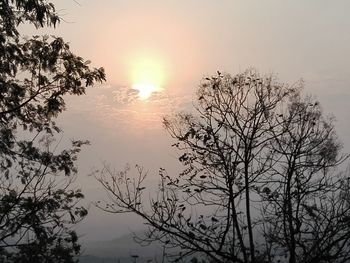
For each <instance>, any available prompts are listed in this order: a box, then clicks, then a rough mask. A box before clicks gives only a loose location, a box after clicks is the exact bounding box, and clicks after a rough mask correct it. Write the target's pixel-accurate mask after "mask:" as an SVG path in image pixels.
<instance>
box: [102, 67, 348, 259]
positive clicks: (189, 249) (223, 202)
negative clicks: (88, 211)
mask: <svg viewBox="0 0 350 263" xmlns="http://www.w3.org/2000/svg"><path fill="white" fill-rule="evenodd" d="M302 85H303V83H302V82H300V83H297V84H295V85H294V86H287V85H283V84H280V83H278V82H277V81H276V80H275V79H274V78H273V77H271V76H269V77H260V76H259V75H258V74H257V73H256V72H255V71H253V70H248V71H246V72H244V73H243V74H238V75H236V76H234V77H232V76H230V75H223V74H221V73H220V72H218V75H217V76H215V77H212V78H206V79H204V80H203V82H202V83H201V85H200V88H199V90H198V92H197V103H196V105H195V108H196V114H187V113H178V114H175V115H174V116H170V117H166V118H165V119H164V126H165V128H166V129H167V131H168V132H169V133H170V135H171V136H172V137H173V138H174V139H175V140H176V142H175V144H174V145H173V146H174V147H176V148H177V149H178V150H179V151H180V153H181V154H180V157H179V161H180V162H181V163H183V164H184V166H185V169H184V171H183V172H182V173H181V174H180V175H179V177H177V178H176V177H171V176H169V175H168V174H167V173H166V171H165V170H164V169H160V178H161V180H160V186H159V193H158V195H157V196H156V197H152V198H151V202H150V206H149V207H148V208H147V207H146V206H145V204H144V203H142V200H143V193H144V191H145V186H144V180H145V178H146V175H147V174H146V173H145V172H144V171H143V170H142V168H140V167H138V177H136V178H135V177H130V176H129V172H128V171H127V170H125V171H121V172H118V173H114V172H112V171H111V170H109V169H108V168H107V167H106V168H105V169H104V171H103V172H102V174H101V176H100V177H98V180H99V182H100V183H101V184H102V185H103V187H104V188H105V190H106V191H107V193H108V194H109V197H110V198H111V200H112V203H111V204H107V205H106V206H103V205H101V204H100V205H99V206H100V207H101V208H102V209H103V210H105V211H108V212H112V213H121V212H133V213H136V214H137V215H139V216H141V217H142V218H143V219H144V220H145V222H146V224H147V225H148V226H149V231H148V232H147V234H146V237H145V238H144V239H143V240H142V241H145V242H152V241H156V240H158V241H160V242H162V243H163V244H164V246H165V247H167V248H174V247H176V248H179V249H181V251H182V253H181V254H177V255H174V256H175V259H181V258H184V257H187V258H188V256H190V255H194V256H199V257H200V258H205V259H206V260H207V261H208V262H280V261H281V260H283V261H289V262H345V261H346V260H348V259H349V255H348V254H349V249H348V245H349V244H348V243H349V240H350V239H349V234H350V228H348V227H346V226H348V225H349V223H350V221H349V219H350V217H349V216H350V211H349V201H350V200H349V196H348V195H346V194H345V193H346V191H348V184H345V183H344V182H347V180H346V176H345V175H344V174H335V168H336V167H337V166H338V165H339V164H340V162H341V161H343V160H344V159H345V158H346V157H345V156H339V151H340V148H341V147H340V144H339V142H338V141H337V138H336V136H335V132H334V127H333V124H332V120H331V119H327V118H324V117H323V115H322V112H321V109H320V106H319V104H318V102H316V101H314V100H313V99H312V98H310V97H307V98H303V97H302V96H301V95H300V90H301V88H302ZM310 212H311V214H310ZM312 214H313V215H312Z"/></svg>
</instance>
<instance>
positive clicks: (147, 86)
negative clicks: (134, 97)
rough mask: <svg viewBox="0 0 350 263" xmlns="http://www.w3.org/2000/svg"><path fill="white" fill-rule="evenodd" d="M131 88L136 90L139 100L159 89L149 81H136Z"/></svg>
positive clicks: (146, 97)
mask: <svg viewBox="0 0 350 263" xmlns="http://www.w3.org/2000/svg"><path fill="white" fill-rule="evenodd" d="M132 88H133V89H135V90H137V91H138V96H139V98H140V99H141V100H147V99H148V98H149V97H150V96H151V95H152V93H153V92H157V91H160V88H159V87H157V86H156V85H154V84H151V83H136V84H134V85H133V86H132Z"/></svg>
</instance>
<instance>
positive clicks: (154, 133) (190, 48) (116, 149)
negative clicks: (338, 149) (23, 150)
mask: <svg viewBox="0 0 350 263" xmlns="http://www.w3.org/2000/svg"><path fill="white" fill-rule="evenodd" d="M77 2H78V3H77ZM54 3H55V4H56V8H57V10H58V12H59V14H61V16H62V18H63V21H62V23H61V24H60V25H59V27H58V28H57V29H56V30H54V31H52V30H50V31H48V30H42V31H40V33H50V34H55V35H60V36H63V37H64V39H65V40H66V41H68V42H70V44H71V48H72V49H73V50H74V51H75V52H76V53H77V54H79V55H81V56H82V57H84V58H86V59H89V60H91V61H92V65H95V66H103V67H104V68H105V69H106V73H107V82H106V83H105V84H104V85H103V86H101V87H96V88H92V89H90V90H88V91H87V95H86V96H81V97H78V98H67V102H68V104H67V106H68V110H67V112H65V113H64V114H62V116H61V117H60V119H59V121H60V124H61V126H62V128H64V130H65V133H64V139H67V140H68V139H70V138H83V139H89V140H90V141H91V143H92V145H91V146H90V147H88V148H87V149H86V150H85V151H84V152H83V153H82V154H81V158H80V160H79V169H80V173H79V179H78V181H77V183H79V184H81V185H82V187H83V189H84V191H85V192H86V193H87V202H89V201H92V200H95V199H97V198H101V196H103V192H102V190H101V187H100V186H99V185H98V184H97V183H96V181H94V179H93V178H92V177H87V176H86V174H87V173H89V171H91V170H92V169H93V167H97V168H100V167H101V166H102V163H103V162H104V161H105V162H107V163H110V164H111V165H112V166H114V167H115V168H116V169H121V168H123V166H124V165H125V163H127V162H129V163H131V164H135V163H139V164H142V165H144V166H145V167H146V168H147V169H149V170H150V173H151V174H154V176H153V177H152V179H153V180H154V182H156V178H157V177H156V172H157V169H158V167H160V166H162V167H165V168H168V169H169V170H170V172H172V173H173V174H176V170H177V168H178V166H177V162H176V156H177V155H176V152H174V151H173V150H171V149H170V147H169V146H170V143H171V142H170V139H169V138H168V136H167V135H166V133H165V132H164V131H163V129H162V126H161V117H162V116H163V115H164V114H169V113H171V112H174V111H179V110H185V109H190V108H191V101H192V98H193V97H194V92H195V90H196V88H197V86H198V83H199V81H200V79H201V78H202V77H203V76H207V75H212V74H215V72H216V70H220V71H224V72H228V73H232V74H234V73H238V72H241V71H243V70H244V69H246V68H247V67H255V68H256V69H257V70H259V71H260V72H261V73H263V74H264V73H271V72H274V73H276V74H278V77H279V79H280V80H281V81H282V82H287V83H294V82H297V81H298V80H299V79H301V78H302V79H303V80H304V81H305V86H306V90H305V93H307V94H313V95H316V96H317V97H318V99H319V100H320V102H321V104H322V105H323V106H324V110H325V112H327V113H332V114H334V115H335V116H336V118H337V120H338V122H337V124H336V127H337V129H338V134H339V137H340V138H341V140H342V141H343V142H344V150H345V151H348V152H349V151H350V136H349V134H350V124H349V121H348V115H349V113H350V111H349V108H350V107H349V104H348V100H349V98H350V16H349V10H350V1H348V0H343V1H337V0H335V1H328V0H308V1H292V0H288V1H287V0H284V1H281V0H264V1H262V0H255V1H253V0H252V1H233V0H226V1H214V0H197V1H194V0H187V1H170V0H159V1H155V0H149V1H146V0H144V1H141V0H140V1H136V0H135V1H130V0H124V1H121V0H108V1H106V0H105V1H92V0H77V1H73V0H65V1H62V0H61V1H58V0H56V1H54ZM25 32H27V34H31V33H32V32H33V31H31V30H30V29H27V28H25ZM140 71H144V75H150V78H152V79H153V81H155V82H157V83H158V85H159V87H160V88H161V89H162V91H161V92H158V93H157V94H156V95H153V96H151V97H150V98H149V99H147V100H139V99H137V96H136V95H135V93H133V92H131V91H130V88H131V87H132V85H134V84H136V83H135V82H136V81H137V80H136V79H137V75H138V74H139V75H140V74H141V73H142V72H141V73H140ZM136 222H139V221H138V220H137V219H135V218H133V217H130V216H118V215H112V216H110V215H106V214H104V213H102V212H100V211H96V209H94V208H93V207H91V211H90V215H89V217H88V219H87V220H86V221H84V222H83V223H82V224H81V225H80V226H79V231H80V233H81V234H83V235H84V236H83V239H84V240H101V239H112V238H114V237H116V236H120V235H121V234H124V233H126V232H128V229H135V225H136ZM138 228H140V226H138Z"/></svg>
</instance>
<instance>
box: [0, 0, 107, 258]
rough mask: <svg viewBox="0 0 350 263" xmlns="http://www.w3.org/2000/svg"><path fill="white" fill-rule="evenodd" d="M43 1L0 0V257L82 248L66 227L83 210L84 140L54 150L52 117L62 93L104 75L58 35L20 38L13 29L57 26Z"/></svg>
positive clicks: (69, 253)
mask: <svg viewBox="0 0 350 263" xmlns="http://www.w3.org/2000/svg"><path fill="white" fill-rule="evenodd" d="M58 22H59V17H58V15H57V14H56V12H55V8H54V5H53V4H52V3H49V2H47V1H45V0H39V1H38V0H35V1H34V0H21V1H20V0H1V1H0V175H1V176H0V261H1V262H73V261H74V256H75V255H77V254H78V252H79V249H80V246H79V244H78V243H77V235H76V233H75V232H74V231H73V230H72V229H71V225H72V224H74V223H76V222H78V221H79V220H81V219H82V218H83V217H84V216H85V215H86V214H87V211H86V209H85V208H83V207H80V206H78V205H77V203H78V201H79V200H80V199H81V198H83V194H82V193H81V191H80V190H79V189H72V188H71V183H72V181H73V180H74V174H75V173H76V167H75V164H74V162H75V160H76V158H77V154H78V152H79V151H80V148H81V146H82V145H84V144H86V143H87V142H84V141H73V142H72V147H71V148H70V149H64V150H58V147H57V146H58V145H57V144H58V143H55V141H54V135H55V134H57V133H59V132H60V129H59V128H58V127H57V126H56V124H55V122H54V118H55V117H56V116H57V115H58V114H59V113H60V112H62V111H63V110H64V109H65V103H64V99H63V96H64V95H65V94H72V95H81V94H84V92H85V88H86V87H88V86H91V85H93V84H94V83H95V82H96V81H103V80H104V79H105V74H104V70H103V69H102V68H100V69H90V68H89V66H88V64H89V62H88V61H84V60H83V59H82V58H81V57H78V56H76V55H74V54H73V53H72V52H71V51H70V49H69V45H68V44H67V43H65V42H64V41H63V39H61V38H59V37H53V36H51V37H48V36H34V37H32V38H26V39H24V38H22V37H21V34H20V32H19V31H18V27H19V26H20V25H21V24H24V23H29V24H32V25H34V26H35V27H37V28H38V27H44V26H56V25H57V23H58Z"/></svg>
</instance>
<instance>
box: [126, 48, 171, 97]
mask: <svg viewBox="0 0 350 263" xmlns="http://www.w3.org/2000/svg"><path fill="white" fill-rule="evenodd" d="M130 61H131V62H130V66H129V68H130V69H131V70H130V78H131V81H132V88H133V89H135V90H137V91H138V97H139V99H141V100H147V99H148V98H149V97H151V95H152V94H153V93H155V92H161V91H162V90H163V88H162V87H163V86H164V82H165V65H164V62H163V61H162V60H161V59H159V56H156V55H155V54H150V55H148V56H146V55H144V54H143V55H140V54H139V55H138V56H134V57H133V58H132V59H131V60H130Z"/></svg>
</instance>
